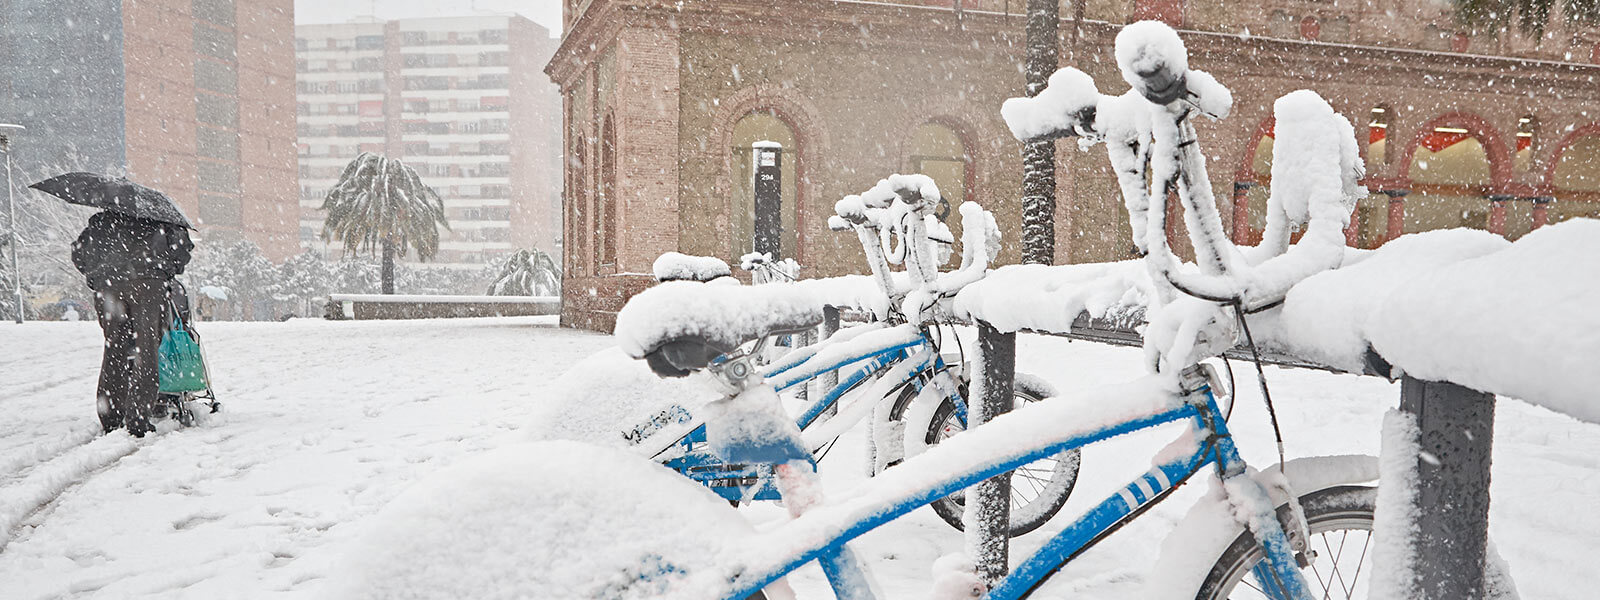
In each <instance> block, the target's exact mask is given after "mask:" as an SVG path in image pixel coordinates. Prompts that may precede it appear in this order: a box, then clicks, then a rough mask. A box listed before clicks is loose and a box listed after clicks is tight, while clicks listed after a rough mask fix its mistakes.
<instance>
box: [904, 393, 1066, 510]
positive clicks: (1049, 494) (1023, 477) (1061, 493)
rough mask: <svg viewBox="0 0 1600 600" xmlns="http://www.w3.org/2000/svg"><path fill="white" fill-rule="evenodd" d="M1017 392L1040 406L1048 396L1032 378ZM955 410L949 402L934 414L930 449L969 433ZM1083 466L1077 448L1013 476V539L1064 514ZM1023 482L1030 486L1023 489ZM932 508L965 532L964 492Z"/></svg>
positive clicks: (1030, 465)
mask: <svg viewBox="0 0 1600 600" xmlns="http://www.w3.org/2000/svg"><path fill="white" fill-rule="evenodd" d="M962 388H963V392H965V388H966V386H965V385H963V386H962ZM1014 388H1015V394H1016V398H1017V399H1018V400H1020V401H1021V402H1023V403H1026V402H1039V401H1042V400H1044V399H1045V398H1046V396H1047V395H1048V391H1047V390H1041V389H1037V388H1036V387H1035V386H1034V385H1032V384H1031V380H1030V378H1026V377H1018V378H1017V380H1016V384H1015V386H1014ZM955 408H956V407H955V403H954V402H952V401H951V400H950V399H949V398H946V399H944V402H942V403H941V404H940V405H939V408H938V409H937V410H936V411H935V412H934V416H933V420H932V423H931V425H930V426H929V427H928V432H927V434H926V435H927V437H926V438H925V441H926V443H927V444H928V445H929V446H932V445H934V444H937V443H939V441H940V440H942V439H944V438H947V437H949V436H951V435H954V434H955V433H957V432H958V431H960V430H963V429H965V427H964V426H963V425H962V423H961V422H960V420H959V419H957V418H956V415H955V412H956V411H955ZM1081 463H1082V451H1081V450H1079V449H1078V448H1073V449H1071V450H1066V451H1063V452H1061V453H1060V454H1057V455H1055V456H1053V457H1050V458H1045V459H1040V460H1038V461H1034V462H1032V463H1029V464H1027V465H1024V466H1022V467H1020V468H1018V469H1017V470H1016V471H1013V472H1012V477H1011V480H1012V492H1011V512H1010V515H1011V537H1018V536H1022V535H1026V534H1027V533H1029V532H1032V531H1033V530H1035V529H1038V528H1039V527H1041V526H1043V525H1044V524H1045V523H1046V522H1049V521H1050V519H1051V517H1054V516H1055V515H1056V513H1057V512H1060V511H1061V507H1062V506H1064V505H1066V503H1067V497H1068V496H1071V495H1072V488H1073V486H1074V485H1076V484H1077V481H1078V468H1079V466H1080V465H1081ZM1019 482H1020V483H1025V484H1026V485H1019ZM1030 495H1031V498H1029V496H1030ZM931 506H932V507H933V511H934V512H935V513H938V515H939V518H940V519H943V520H944V522H945V523H948V524H950V526H951V527H954V528H956V530H958V531H963V530H965V528H964V526H963V524H962V517H963V513H964V512H965V511H966V502H965V493H964V492H962V493H957V494H954V495H951V496H948V497H945V498H941V499H939V500H935V501H934V502H933V504H932V505H931ZM1019 509H1020V510H1019Z"/></svg>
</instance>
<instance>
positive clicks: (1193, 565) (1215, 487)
mask: <svg viewBox="0 0 1600 600" xmlns="http://www.w3.org/2000/svg"><path fill="white" fill-rule="evenodd" d="M1250 475H1251V478H1252V479H1255V480H1256V482H1257V483H1259V484H1261V486H1262V487H1263V488H1265V489H1266V490H1267V493H1268V494H1269V495H1270V496H1271V498H1272V502H1273V505H1277V504H1281V503H1283V502H1285V501H1287V500H1288V495H1287V494H1286V493H1285V492H1286V490H1293V491H1294V493H1295V495H1296V496H1304V495H1305V494H1308V493H1311V492H1315V491H1317V490H1323V489H1327V488H1331V487H1337V486H1341V485H1352V484H1362V483H1373V482H1376V481H1377V480H1378V458H1377V457H1375V456H1368V455H1343V456H1309V457H1305V458H1297V459H1294V460H1291V461H1288V462H1286V463H1284V464H1283V468H1282V470H1281V474H1280V470H1279V468H1278V465H1273V466H1272V467H1269V468H1267V469H1265V470H1262V471H1256V472H1253V473H1251V474H1250ZM1211 479H1212V485H1211V490H1210V491H1208V492H1207V493H1206V495H1205V497H1203V498H1201V499H1200V500H1199V501H1198V502H1196V503H1195V504H1194V506H1193V507H1191V508H1190V509H1189V512H1188V514H1186V515H1184V518H1183V519H1182V520H1180V521H1179V522H1178V526H1177V527H1176V528H1174V529H1173V530H1172V533H1170V534H1168V535H1167V539H1166V540H1165V541H1163V542H1162V544H1161V554H1160V558H1158V559H1157V560H1156V564H1155V566H1154V567H1153V568H1152V569H1151V571H1150V572H1151V573H1156V574H1159V577H1150V578H1148V579H1146V580H1145V585H1144V593H1143V594H1141V595H1140V596H1139V597H1141V598H1146V599H1149V600H1193V599H1194V597H1195V590H1198V589H1200V585H1201V583H1203V582H1204V580H1205V577H1206V574H1207V573H1209V572H1210V571H1211V565H1212V564H1213V563H1215V562H1216V561H1217V558H1219V557H1221V556H1222V553H1223V552H1224V551H1226V550H1227V549H1228V545H1229V544H1232V543H1233V540H1234V538H1235V537H1238V535H1239V532H1241V531H1243V530H1244V524H1243V523H1241V522H1240V521H1239V520H1238V519H1237V517H1236V516H1235V515H1234V514H1233V510H1232V508H1231V506H1230V504H1229V502H1228V500H1227V498H1226V497H1225V496H1224V494H1223V492H1222V487H1221V485H1219V484H1218V483H1217V482H1216V481H1215V478H1211Z"/></svg>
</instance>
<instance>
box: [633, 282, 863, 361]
mask: <svg viewBox="0 0 1600 600" xmlns="http://www.w3.org/2000/svg"><path fill="white" fill-rule="evenodd" d="M882 296H883V294H882V293H881V292H879V291H878V289H877V288H876V287H875V284H874V283H873V282H872V280H871V279H870V278H868V277H864V276H860V275H853V276H845V277H830V278H826V279H809V280H804V281H795V282H774V283H766V284H762V285H754V286H739V287H735V286H717V285H705V284H701V283H698V282H692V281H671V282H667V283H663V284H661V285H657V286H655V287H652V288H650V289H648V290H645V291H643V292H641V293H639V294H638V295H636V296H634V297H633V298H632V299H630V300H629V301H628V304H627V306H624V307H623V308H622V312H620V313H618V314H617V328H616V336H617V345H618V346H621V347H622V350H623V351H624V352H627V353H628V355H629V356H632V357H634V358H643V357H644V356H645V355H646V354H649V353H650V352H652V351H654V350H655V349H657V348H659V347H661V345H662V344H665V343H667V342H670V341H673V340H678V339H698V340H699V341H700V342H702V343H705V344H706V345H709V346H711V347H713V348H717V349H720V350H722V351H724V352H725V351H728V350H732V349H733V348H734V347H736V346H738V345H739V344H742V343H744V342H747V341H750V340H753V339H756V338H759V337H761V336H764V335H767V334H770V333H774V332H779V331H791V330H796V329H802V328H805V327H810V326H812V325H816V324H818V323H821V322H822V316H823V315H822V312H823V308H824V307H825V306H835V307H840V308H854V309H860V310H866V311H869V312H872V313H875V314H883V313H885V312H886V311H887V308H888V304H887V302H888V301H887V300H886V299H884V298H882Z"/></svg>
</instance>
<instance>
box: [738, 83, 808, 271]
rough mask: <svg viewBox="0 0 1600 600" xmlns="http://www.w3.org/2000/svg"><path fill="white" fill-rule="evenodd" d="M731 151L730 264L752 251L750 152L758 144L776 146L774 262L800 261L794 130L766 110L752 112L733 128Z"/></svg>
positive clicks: (752, 165) (753, 213) (752, 163)
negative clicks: (775, 250) (778, 199)
mask: <svg viewBox="0 0 1600 600" xmlns="http://www.w3.org/2000/svg"><path fill="white" fill-rule="evenodd" d="M732 141H733V144H732V147H731V148H730V149H729V151H730V152H732V153H733V157H732V161H731V162H730V164H731V165H732V172H731V173H730V176H731V179H732V181H730V182H729V183H730V185H729V189H730V190H731V192H730V197H729V198H728V207H729V211H728V215H729V225H730V227H729V229H730V230H731V231H732V235H733V239H732V240H730V242H731V243H730V248H732V250H733V252H732V256H730V257H729V258H730V259H731V260H734V261H737V260H738V259H739V257H741V256H744V255H745V254H748V253H750V252H751V251H753V250H754V249H755V225H756V203H755V185H754V184H755V174H756V165H755V160H756V158H757V155H756V153H755V152H753V151H752V146H754V145H756V144H757V143H758V142H760V143H762V144H761V145H762V146H771V145H772V143H776V144H777V146H778V148H776V150H777V155H778V157H777V162H778V163H779V164H778V167H779V174H780V178H779V184H780V185H779V190H780V194H779V197H780V201H779V203H778V208H777V210H778V215H777V217H778V219H777V220H776V221H777V223H779V229H780V231H779V233H778V239H779V243H778V256H776V257H774V258H778V259H783V258H793V259H796V260H799V259H800V254H799V248H800V245H799V235H798V219H797V216H798V214H799V211H798V209H799V204H800V193H799V185H798V183H799V176H798V173H799V162H800V156H801V152H800V146H799V143H798V139H797V138H796V136H795V133H794V128H793V127H791V126H790V125H789V123H787V122H785V121H784V120H783V119H782V118H779V117H778V116H777V115H776V114H775V113H773V112H771V111H766V110H758V111H753V112H751V113H749V114H747V115H745V116H744V117H743V118H741V119H739V120H738V122H736V123H734V125H733V135H732Z"/></svg>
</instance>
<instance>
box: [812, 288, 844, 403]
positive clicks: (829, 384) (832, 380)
mask: <svg viewBox="0 0 1600 600" xmlns="http://www.w3.org/2000/svg"><path fill="white" fill-rule="evenodd" d="M838 332H839V309H838V308H837V307H833V306H824V307H822V329H821V330H820V331H819V332H818V338H819V341H827V339H828V338H831V337H833V334H835V333H838ZM837 385H839V372H838V371H828V372H827V373H823V374H822V375H821V376H819V377H818V378H817V389H819V390H831V389H833V388H834V386H837ZM837 414H839V405H838V404H834V405H832V406H829V407H828V410H827V411H826V412H824V413H823V416H824V417H829V418H831V417H833V416H834V415H837Z"/></svg>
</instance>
